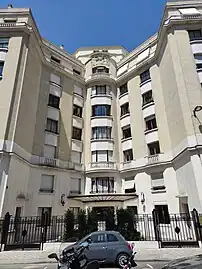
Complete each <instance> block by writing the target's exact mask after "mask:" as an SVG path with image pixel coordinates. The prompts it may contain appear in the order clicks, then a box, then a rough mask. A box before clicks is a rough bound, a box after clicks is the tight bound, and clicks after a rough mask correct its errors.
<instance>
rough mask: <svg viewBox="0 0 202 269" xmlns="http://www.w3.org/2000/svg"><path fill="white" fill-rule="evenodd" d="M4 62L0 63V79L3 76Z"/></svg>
mask: <svg viewBox="0 0 202 269" xmlns="http://www.w3.org/2000/svg"><path fill="white" fill-rule="evenodd" d="M3 68H4V62H0V78H1V77H2V76H3Z"/></svg>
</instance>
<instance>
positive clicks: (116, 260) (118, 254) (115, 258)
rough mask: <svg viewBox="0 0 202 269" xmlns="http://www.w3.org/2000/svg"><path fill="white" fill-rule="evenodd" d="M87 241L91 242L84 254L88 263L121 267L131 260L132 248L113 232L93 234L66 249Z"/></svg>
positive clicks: (117, 233)
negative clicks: (93, 262)
mask: <svg viewBox="0 0 202 269" xmlns="http://www.w3.org/2000/svg"><path fill="white" fill-rule="evenodd" d="M88 239H90V240H91V244H90V245H89V249H86V250H85V252H84V254H85V255H86V257H87V259H88V260H90V261H91V260H97V261H99V263H103V264H116V265H118V266H119V267H123V266H124V264H125V260H126V259H127V258H131V256H132V254H133V246H132V245H131V244H129V243H128V242H127V241H126V240H125V238H124V237H123V236H122V235H121V234H120V233H119V232H115V231H99V232H93V233H91V234H89V235H87V236H85V237H84V238H82V239H81V240H79V241H78V242H76V243H75V244H73V245H71V246H68V247H67V248H72V247H77V246H79V245H80V244H82V243H83V242H85V241H87V240H88ZM67 248H66V249H67ZM134 266H135V263H134Z"/></svg>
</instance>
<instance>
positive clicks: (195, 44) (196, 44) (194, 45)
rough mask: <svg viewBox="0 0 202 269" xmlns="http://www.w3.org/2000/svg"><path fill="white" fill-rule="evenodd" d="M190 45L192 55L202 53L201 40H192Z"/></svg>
mask: <svg viewBox="0 0 202 269" xmlns="http://www.w3.org/2000/svg"><path fill="white" fill-rule="evenodd" d="M190 44H191V49H192V51H193V54H197V53H198V54H199V53H200V54H201V53H202V40H193V41H191V42H190Z"/></svg>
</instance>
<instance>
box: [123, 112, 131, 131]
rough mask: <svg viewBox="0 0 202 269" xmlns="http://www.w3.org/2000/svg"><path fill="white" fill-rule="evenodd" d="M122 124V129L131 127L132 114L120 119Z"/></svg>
mask: <svg viewBox="0 0 202 269" xmlns="http://www.w3.org/2000/svg"><path fill="white" fill-rule="evenodd" d="M120 122H121V128H122V127H124V126H127V125H130V124H131V122H130V113H127V114H125V115H123V116H121V117H120Z"/></svg>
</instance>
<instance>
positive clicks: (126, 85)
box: [119, 82, 128, 96]
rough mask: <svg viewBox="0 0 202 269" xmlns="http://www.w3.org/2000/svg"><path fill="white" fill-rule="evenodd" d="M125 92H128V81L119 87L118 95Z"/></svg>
mask: <svg viewBox="0 0 202 269" xmlns="http://www.w3.org/2000/svg"><path fill="white" fill-rule="evenodd" d="M126 93H128V82H126V83H125V84H123V85H121V86H120V87H119V96H122V95H124V94H126Z"/></svg>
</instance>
